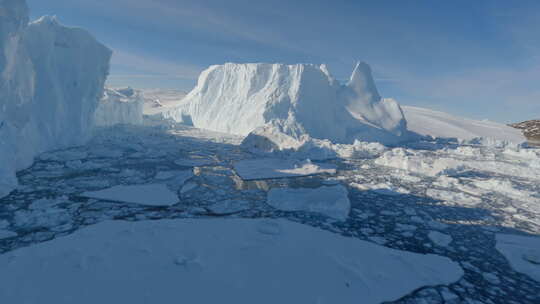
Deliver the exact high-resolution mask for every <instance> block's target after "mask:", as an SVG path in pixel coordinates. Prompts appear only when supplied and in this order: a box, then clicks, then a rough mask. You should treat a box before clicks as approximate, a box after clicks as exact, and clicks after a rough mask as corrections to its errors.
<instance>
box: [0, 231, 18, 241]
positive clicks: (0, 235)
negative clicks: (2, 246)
mask: <svg viewBox="0 0 540 304" xmlns="http://www.w3.org/2000/svg"><path fill="white" fill-rule="evenodd" d="M16 236H17V233H15V232H13V231H9V230H3V229H0V240H3V239H7V238H11V237H16Z"/></svg>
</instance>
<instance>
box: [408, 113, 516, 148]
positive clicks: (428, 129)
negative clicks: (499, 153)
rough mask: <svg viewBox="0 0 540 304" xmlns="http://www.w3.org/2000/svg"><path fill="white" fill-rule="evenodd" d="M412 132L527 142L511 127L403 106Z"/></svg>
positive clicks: (438, 135)
mask: <svg viewBox="0 0 540 304" xmlns="http://www.w3.org/2000/svg"><path fill="white" fill-rule="evenodd" d="M401 108H402V109H403V113H404V114H405V118H406V119H407V127H408V128H409V130H410V131H413V132H416V133H418V134H421V135H430V136H432V137H441V138H459V139H464V140H469V139H473V138H477V137H489V138H493V139H498V140H505V141H510V142H515V143H522V142H525V141H526V138H525V137H524V136H523V134H522V132H521V131H520V130H518V129H515V128H512V127H510V126H507V125H504V124H501V123H496V122H492V121H487V120H482V121H480V120H472V119H467V118H462V117H457V116H453V115H450V114H447V113H444V112H438V111H434V110H430V109H424V108H419V107H411V106H402V107H401Z"/></svg>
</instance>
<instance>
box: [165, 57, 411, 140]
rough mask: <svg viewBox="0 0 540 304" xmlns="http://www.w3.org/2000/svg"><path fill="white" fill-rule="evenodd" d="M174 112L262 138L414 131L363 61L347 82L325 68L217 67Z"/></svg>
mask: <svg viewBox="0 0 540 304" xmlns="http://www.w3.org/2000/svg"><path fill="white" fill-rule="evenodd" d="M168 115H169V116H170V117H172V118H173V119H175V120H176V121H178V122H185V121H186V120H188V121H189V122H191V123H192V124H193V125H194V126H195V127H198V128H203V129H209V130H214V131H220V132H226V133H232V134H238V135H243V136H246V135H248V134H250V133H252V132H254V134H257V137H256V138H261V141H262V140H263V138H266V139H268V138H270V137H271V138H272V139H271V140H272V141H273V140H276V139H277V140H279V139H280V138H281V139H283V138H287V137H290V138H292V139H295V140H298V139H300V138H302V137H305V136H309V137H312V138H319V139H329V140H331V141H333V142H337V143H353V142H354V140H363V141H378V142H383V143H396V142H399V141H402V140H404V139H405V138H406V137H407V135H408V131H407V123H406V120H405V118H404V116H403V113H402V111H401V108H400V106H399V104H398V103H397V102H395V101H394V100H391V99H383V98H381V97H380V95H379V93H378V92H377V89H376V87H375V84H374V81H373V78H372V76H371V69H370V68H369V66H368V65H367V64H365V63H358V64H357V66H356V68H355V69H354V72H353V74H352V76H351V78H350V81H349V82H348V83H347V84H346V85H342V84H340V83H338V82H337V81H336V80H335V79H334V78H333V77H332V76H331V75H330V73H329V72H328V69H327V68H326V66H324V65H321V66H319V65H312V64H296V65H284V64H234V63H227V64H224V65H215V66H211V67H210V68H208V69H207V70H205V71H203V72H202V74H201V76H200V77H199V81H198V84H197V86H196V87H195V89H193V90H192V91H191V92H190V93H189V94H188V95H187V96H186V97H185V98H184V100H183V101H182V103H181V104H180V105H179V106H177V107H176V108H175V109H173V110H171V111H169V113H168ZM275 133H282V134H284V135H286V136H274V135H272V134H275ZM250 142H253V143H254V144H255V143H256V140H254V138H253V137H252V138H250ZM276 144H277V146H278V147H281V145H282V143H281V142H278V143H276ZM285 145H287V146H290V143H288V142H287V143H285Z"/></svg>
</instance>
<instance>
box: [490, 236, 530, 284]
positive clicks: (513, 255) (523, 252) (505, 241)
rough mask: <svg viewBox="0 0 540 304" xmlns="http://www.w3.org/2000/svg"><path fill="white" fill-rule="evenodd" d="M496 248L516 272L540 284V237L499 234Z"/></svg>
mask: <svg viewBox="0 0 540 304" xmlns="http://www.w3.org/2000/svg"><path fill="white" fill-rule="evenodd" d="M496 248H497V250H498V251H499V252H500V253H501V254H502V255H504V256H505V257H506V259H507V260H508V262H509V263H510V265H511V266H512V268H514V270H516V271H518V272H521V273H523V274H526V275H528V276H529V277H531V278H532V279H533V280H536V281H538V282H540V237H537V236H536V237H526V236H518V235H511V234H497V245H496Z"/></svg>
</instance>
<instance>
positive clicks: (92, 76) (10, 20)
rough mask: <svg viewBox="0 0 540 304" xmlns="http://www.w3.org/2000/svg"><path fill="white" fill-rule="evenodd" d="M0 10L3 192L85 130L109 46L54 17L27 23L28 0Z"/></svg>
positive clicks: (85, 134)
mask: <svg viewBox="0 0 540 304" xmlns="http://www.w3.org/2000/svg"><path fill="white" fill-rule="evenodd" d="M0 11H2V12H5V14H4V15H3V16H2V18H0V50H1V51H0V75H1V77H0V162H1V163H2V166H1V167H0V197H2V196H5V195H7V194H8V193H9V192H10V191H12V190H13V189H14V188H15V187H16V186H17V178H16V175H15V172H16V171H17V170H21V169H24V168H26V167H28V166H30V165H31V164H32V162H33V158H34V157H35V156H36V155H37V154H39V153H41V152H44V151H47V150H53V149H58V148H63V147H67V146H73V145H78V144H82V143H84V142H85V141H86V140H87V139H88V138H89V137H90V135H91V130H92V126H93V114H94V111H95V109H96V107H97V105H98V101H99V99H100V97H101V95H102V92H103V86H104V82H105V79H106V77H107V75H108V71H109V60H110V57H111V54H112V52H111V50H109V49H108V48H107V47H105V46H104V45H102V44H101V43H99V42H97V41H96V40H95V39H94V38H93V37H92V36H91V35H90V34H89V33H88V32H86V31H85V30H83V29H79V28H69V27H65V26H62V25H61V24H59V23H58V21H57V20H56V18H55V17H42V18H40V19H39V20H37V21H35V22H32V23H28V21H29V17H28V13H29V12H28V7H27V5H26V3H25V1H11V0H8V1H2V2H0Z"/></svg>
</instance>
